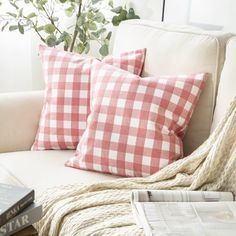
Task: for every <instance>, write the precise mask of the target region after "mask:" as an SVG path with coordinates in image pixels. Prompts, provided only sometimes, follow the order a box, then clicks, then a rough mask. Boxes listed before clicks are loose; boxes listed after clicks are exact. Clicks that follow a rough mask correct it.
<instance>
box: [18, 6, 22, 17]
mask: <svg viewBox="0 0 236 236" xmlns="http://www.w3.org/2000/svg"><path fill="white" fill-rule="evenodd" d="M22 15H23V8H21V9H20V10H19V14H18V16H19V17H22Z"/></svg>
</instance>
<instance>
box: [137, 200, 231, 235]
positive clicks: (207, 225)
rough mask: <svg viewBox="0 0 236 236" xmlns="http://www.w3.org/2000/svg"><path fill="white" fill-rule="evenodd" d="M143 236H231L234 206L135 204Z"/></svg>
mask: <svg viewBox="0 0 236 236" xmlns="http://www.w3.org/2000/svg"><path fill="white" fill-rule="evenodd" d="M135 205H136V207H137V209H138V211H139V216H140V217H142V223H143V227H144V230H145V233H146V235H148V236H149V235H157V236H169V235H174V236H206V235H210V236H235V235H236V203H234V202H191V203H189V202H158V203H157V202H140V203H138V202H136V203H135Z"/></svg>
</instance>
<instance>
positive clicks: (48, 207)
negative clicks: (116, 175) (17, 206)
mask: <svg viewBox="0 0 236 236" xmlns="http://www.w3.org/2000/svg"><path fill="white" fill-rule="evenodd" d="M235 139H236V98H235V99H234V101H233V102H232V103H231V106H230V108H229V110H228V112H227V114H226V115H225V117H224V119H223V120H222V122H221V123H220V124H219V125H218V127H217V128H216V130H215V131H214V133H213V134H212V135H211V136H210V137H209V139H208V140H207V141H206V142H205V143H204V144H203V145H202V146H201V147H199V148H198V149H197V150H196V151H195V152H194V153H192V154H191V155H190V156H188V157H186V158H184V159H181V160H179V161H177V162H175V163H173V164H171V165H169V166H167V167H166V168H164V169H162V170H161V171H159V172H158V173H156V174H154V175H152V176H150V177H147V178H128V179H119V180H115V181H109V182H103V183H98V184H93V185H86V186H84V185H83V186H82V185H71V186H64V187H57V188H53V189H50V190H48V191H47V192H46V193H44V194H43V196H42V197H41V198H40V199H39V200H38V202H39V203H42V204H43V207H44V216H43V218H42V220H41V221H40V222H39V223H37V224H36V228H37V229H38V231H39V235H41V236H47V235H50V236H53V235H55V236H57V235H61V236H62V235H63V236H72V235H81V236H87V235H90V236H95V235H96V236H98V235H112V236H117V235H122V236H123V235H127V236H139V235H144V233H143V231H142V230H141V229H139V228H138V227H137V226H136V225H135V222H134V219H133V217H132V212H131V206H130V193H131V190H132V189H146V188H149V189H186V190H220V191H232V192H233V193H234V194H236V141H235Z"/></svg>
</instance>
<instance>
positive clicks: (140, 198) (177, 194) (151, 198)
mask: <svg viewBox="0 0 236 236" xmlns="http://www.w3.org/2000/svg"><path fill="white" fill-rule="evenodd" d="M131 201H132V202H216V201H234V196H233V194H232V193H231V192H213V191H180V190H134V191H133V192H132V197H131Z"/></svg>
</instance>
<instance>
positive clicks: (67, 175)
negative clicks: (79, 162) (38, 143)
mask: <svg viewBox="0 0 236 236" xmlns="http://www.w3.org/2000/svg"><path fill="white" fill-rule="evenodd" d="M73 154H74V151H39V152H33V151H26V152H12V153H4V154H0V182H4V183H9V184H17V185H25V186H28V187H31V188H34V189H35V190H36V192H37V193H39V192H42V191H43V190H45V189H46V188H48V187H52V186H57V185H67V184H73V183H82V184H85V183H86V184H89V183H95V182H99V181H103V180H112V179H115V178H118V177H117V176H112V175H105V174H101V173H96V172H90V171H84V170H78V169H73V168H69V167H64V163H65V161H66V160H68V159H69V158H70V157H72V156H73ZM2 170H4V172H3V171H2Z"/></svg>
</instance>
